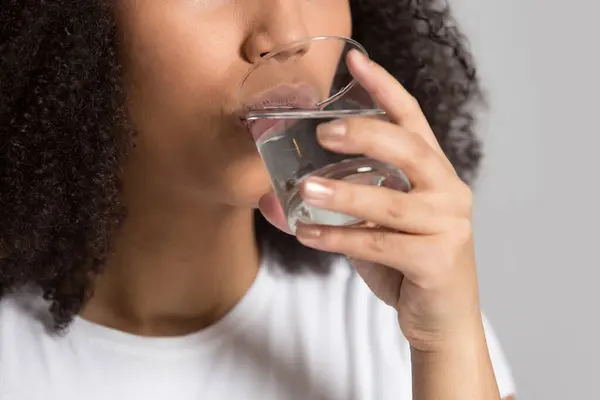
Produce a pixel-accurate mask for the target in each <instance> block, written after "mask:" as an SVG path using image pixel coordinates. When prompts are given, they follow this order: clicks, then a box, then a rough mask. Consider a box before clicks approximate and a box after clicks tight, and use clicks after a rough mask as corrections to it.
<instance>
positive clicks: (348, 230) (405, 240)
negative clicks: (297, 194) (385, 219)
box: [296, 224, 434, 281]
mask: <svg viewBox="0 0 600 400" xmlns="http://www.w3.org/2000/svg"><path fill="white" fill-rule="evenodd" d="M296 235H297V238H298V240H299V241H300V242H301V243H302V244H304V245H305V246H309V247H312V248H314V249H317V250H322V251H327V252H331V253H339V254H344V255H346V256H348V257H349V258H351V259H359V260H368V261H369V262H372V263H378V264H382V265H386V266H389V267H391V268H393V269H395V270H397V271H400V272H402V273H403V274H404V275H405V276H406V277H407V278H408V279H409V280H411V281H421V280H422V278H423V276H424V275H427V271H422V267H421V266H422V265H430V263H428V261H429V260H430V259H431V257H432V256H434V255H432V254H429V253H431V249H432V246H431V245H430V244H428V243H427V239H428V238H430V237H425V236H415V235H410V234H401V233H397V232H391V231H388V230H385V229H369V228H352V227H330V226H317V225H304V224H298V226H297V231H296ZM431 238H432V240H433V238H434V237H431Z"/></svg>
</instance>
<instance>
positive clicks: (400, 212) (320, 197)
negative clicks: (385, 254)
mask: <svg viewBox="0 0 600 400" xmlns="http://www.w3.org/2000/svg"><path fill="white" fill-rule="evenodd" d="M300 193H301V196H302V198H303V200H304V201H305V202H307V203H309V204H311V205H312V206H315V207H317V208H321V209H326V210H329V211H335V212H339V213H342V214H347V215H352V216H354V217H357V218H359V219H361V220H364V221H369V222H372V223H374V224H376V225H379V226H383V227H386V228H390V229H393V230H397V231H401V232H405V233H412V234H421V235H428V234H434V233H436V232H440V231H442V230H443V229H444V224H445V223H446V222H447V218H446V217H445V213H444V211H445V207H444V205H443V204H434V203H433V202H432V201H431V200H429V199H430V198H434V197H429V196H427V195H426V194H421V193H411V194H407V193H404V192H399V191H396V190H392V189H389V188H385V187H376V186H366V185H356V184H352V183H348V182H343V181H338V180H330V179H324V178H314V177H313V178H309V179H307V180H306V181H304V182H303V183H302V186H301V191H300ZM439 203H443V202H442V201H440V202H439Z"/></svg>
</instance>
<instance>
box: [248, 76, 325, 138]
mask: <svg viewBox="0 0 600 400" xmlns="http://www.w3.org/2000/svg"><path fill="white" fill-rule="evenodd" d="M318 102H319V96H318V94H317V92H316V90H314V89H313V88H312V87H311V86H309V85H306V84H301V85H280V86H277V87H275V88H273V89H271V90H269V91H267V92H264V93H260V94H258V95H256V96H254V97H252V98H251V99H250V101H249V102H248V103H247V104H245V105H244V108H245V112H246V113H249V112H253V111H254V112H261V111H264V112H273V111H276V110H278V109H279V110H289V109H304V110H306V109H314V108H315V107H316V105H317V103H318ZM246 115H247V114H246ZM243 119H245V118H243ZM244 124H245V125H246V128H247V129H248V131H250V133H251V134H252V137H253V138H254V140H255V141H256V140H258V138H260V137H262V136H263V135H264V134H266V133H268V134H269V136H270V135H273V134H276V133H279V132H280V131H281V130H282V128H283V127H284V125H285V120H282V119H276V118H273V119H267V118H257V119H252V120H247V119H245V120H244Z"/></svg>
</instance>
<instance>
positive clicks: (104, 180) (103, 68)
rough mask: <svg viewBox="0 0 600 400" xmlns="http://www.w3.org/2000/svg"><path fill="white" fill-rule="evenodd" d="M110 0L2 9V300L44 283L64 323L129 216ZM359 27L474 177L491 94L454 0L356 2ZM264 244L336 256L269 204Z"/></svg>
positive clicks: (14, 4)
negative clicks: (312, 243) (480, 123)
mask: <svg viewBox="0 0 600 400" xmlns="http://www.w3.org/2000/svg"><path fill="white" fill-rule="evenodd" d="M108 3H110V2H106V1H99V0H78V1H73V0H3V2H2V6H1V7H0V298H1V297H2V296H3V295H5V294H6V293H8V292H9V291H14V290H16V289H18V288H22V287H25V286H33V287H37V288H38V289H40V290H41V291H42V292H43V294H44V297H45V298H46V299H47V300H48V301H49V302H50V304H51V312H52V315H53V317H54V321H55V324H56V327H57V328H59V329H60V328H63V327H65V326H67V325H68V324H69V323H70V321H71V320H72V318H73V316H74V315H76V314H77V313H78V312H80V310H81V309H82V307H83V305H84V304H85V302H86V301H87V299H89V297H90V296H91V293H92V290H93V284H92V283H93V278H94V276H95V275H97V274H99V273H101V270H102V265H103V263H104V261H105V259H106V257H107V255H108V254H109V252H110V250H111V246H110V243H111V237H112V235H113V234H114V232H115V231H116V230H117V229H118V228H119V225H120V222H121V221H122V220H123V218H125V215H126V213H125V206H124V204H122V202H121V196H120V181H119V172H120V165H122V162H123V160H124V158H125V157H127V154H128V151H129V148H130V140H129V139H130V137H131V134H132V132H133V129H132V128H131V127H130V126H129V124H128V119H127V112H126V110H125V94H124V91H123V89H122V82H121V79H122V74H121V72H122V67H121V65H120V63H119V55H118V50H119V36H118V33H117V28H116V22H115V17H114V15H113V11H112V10H111V7H110V5H108ZM350 3H351V8H352V15H353V26H354V28H353V29H354V37H355V39H357V40H358V41H359V42H361V43H362V44H363V45H364V46H365V47H366V48H367V50H368V51H369V53H370V55H371V57H372V58H373V59H374V60H376V61H377V62H379V63H380V64H382V65H383V66H384V67H385V68H386V69H388V70H389V71H390V72H391V73H392V74H393V75H394V76H396V77H397V78H398V79H399V80H400V81H401V82H402V83H403V84H404V85H405V87H406V88H407V89H408V90H409V91H410V92H411V93H412V94H413V96H414V97H415V98H416V99H417V100H418V101H419V103H420V105H421V107H422V109H423V111H424V113H425V115H426V116H427V118H428V119H429V121H430V123H431V125H432V127H433V130H434V132H435V134H436V136H437V138H438V140H439V141H440V143H441V146H442V148H443V149H444V151H445V152H446V154H447V156H448V157H449V159H450V161H452V163H453V165H454V166H455V168H456V170H457V172H458V174H459V175H460V177H461V178H462V179H463V180H465V181H466V182H467V183H469V182H471V181H472V179H473V178H474V177H475V174H476V170H477V167H478V165H479V162H480V159H481V146H480V143H479V141H478V140H477V139H476V137H475V135H474V124H475V119H474V116H475V114H474V113H475V106H477V105H478V104H481V101H482V93H481V89H480V85H479V82H478V78H477V75H476V71H475V67H474V62H473V59H472V57H471V54H470V52H469V50H468V48H467V45H466V40H465V38H464V37H463V36H462V34H461V33H460V31H459V29H458V27H457V24H456V21H455V20H454V19H453V17H452V15H451V12H450V10H449V7H448V5H447V4H446V1H444V0H439V1H438V0H351V1H350ZM255 226H256V235H257V240H258V241H259V243H260V244H261V245H262V246H263V247H264V248H266V249H269V251H270V252H271V253H273V254H274V255H275V256H276V257H278V258H279V259H280V260H281V261H283V262H282V265H283V266H284V268H286V269H287V270H288V271H290V272H299V271H303V270H306V269H312V270H314V271H325V270H327V268H328V265H329V261H330V260H329V258H330V256H328V255H324V254H321V253H319V252H316V251H314V250H310V249H307V248H305V247H303V246H301V245H300V244H298V242H297V241H296V240H295V239H294V238H293V237H291V236H288V235H286V234H282V233H280V232H279V231H278V230H276V229H275V228H273V227H272V226H271V225H270V224H268V223H267V222H266V221H265V220H264V219H263V218H262V217H261V216H260V214H259V213H256V218H255Z"/></svg>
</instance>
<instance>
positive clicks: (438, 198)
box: [261, 52, 481, 351]
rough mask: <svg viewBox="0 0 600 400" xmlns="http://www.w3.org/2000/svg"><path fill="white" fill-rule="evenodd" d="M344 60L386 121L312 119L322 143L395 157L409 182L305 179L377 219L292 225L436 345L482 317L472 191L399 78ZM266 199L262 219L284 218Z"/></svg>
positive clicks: (421, 338)
mask: <svg viewBox="0 0 600 400" xmlns="http://www.w3.org/2000/svg"><path fill="white" fill-rule="evenodd" d="M348 66H349V68H350V70H351V71H352V73H353V75H354V77H355V78H356V79H357V81H358V82H360V84H362V85H363V86H364V87H365V88H366V89H367V90H369V92H370V93H371V95H372V96H373V97H374V98H375V100H376V101H377V103H378V104H379V105H380V106H381V107H382V108H383V109H384V110H385V111H386V112H387V115H388V116H389V117H390V120H391V122H384V121H380V120H375V119H368V118H353V119H342V120H336V121H334V122H331V123H328V124H324V125H321V126H320V127H319V129H318V138H319V141H320V143H321V145H322V146H323V147H325V148H328V149H330V150H332V151H335V152H338V153H348V154H364V155H367V156H369V157H371V158H374V159H377V160H380V161H383V162H386V163H389V164H392V165H395V166H397V167H399V168H401V169H402V170H403V171H404V172H405V173H406V174H407V176H408V177H409V179H410V181H411V183H412V184H413V189H412V191H411V192H410V193H403V192H399V191H394V190H392V189H389V188H384V187H372V186H364V185H356V184H351V183H347V182H342V181H336V180H327V179H322V178H310V179H308V180H306V181H305V182H304V183H303V186H302V190H301V194H302V197H303V199H304V200H305V201H306V202H308V203H310V204H312V205H314V206H317V207H319V208H323V209H328V210H332V211H338V212H342V213H345V214H349V215H353V216H356V217H358V218H361V219H363V220H365V221H370V222H372V223H374V224H375V225H376V226H377V228H356V227H329V226H327V227H326V226H315V225H312V226H308V225H299V226H298V229H297V232H296V235H297V238H298V240H299V241H300V242H301V243H303V244H304V245H306V246H309V247H312V248H315V249H319V250H324V251H329V252H335V253H341V254H345V255H347V256H348V257H349V259H350V260H351V261H352V262H353V264H354V265H355V267H356V269H357V270H358V273H359V274H360V275H361V276H362V278H363V279H364V280H365V282H366V284H367V285H368V286H369V287H370V289H371V290H372V291H373V292H374V293H375V294H376V295H377V296H378V297H379V298H380V299H381V300H383V301H384V302H386V303H387V304H389V305H391V306H393V307H395V309H396V310H397V311H398V318H399V322H400V327H401V329H402V330H403V333H404V335H405V336H406V337H407V339H408V340H409V342H410V343H411V345H412V346H413V347H414V348H416V349H419V350H423V351H429V350H434V349H435V346H438V345H443V344H444V342H447V341H452V340H453V339H456V336H457V335H460V334H461V332H472V331H473V329H472V328H475V329H479V327H480V326H481V314H480V309H479V299H478V289H477V274H476V265H475V257H474V249H473V237H472V223H471V203H472V194H471V191H470V189H469V188H468V186H467V185H466V184H464V183H463V182H462V181H461V180H460V178H459V177H458V176H457V174H456V172H455V170H454V168H453V167H452V165H451V163H450V162H449V161H448V159H447V158H446V156H445V155H444V153H443V151H442V150H441V148H440V146H439V144H438V143H437V140H436V139H435V136H434V134H433V132H432V130H431V127H430V126H429V124H428V122H427V120H426V118H425V116H424V115H423V113H422V111H421V110H420V108H419V106H418V104H417V101H416V100H415V99H414V98H413V97H412V96H411V95H410V94H409V93H408V92H407V91H406V90H405V89H404V88H403V87H402V86H401V85H400V83H399V82H398V81H396V80H395V79H394V78H393V77H392V76H391V75H389V74H388V73H387V72H386V71H385V70H384V69H383V68H382V67H380V66H379V65H376V64H375V63H374V62H372V61H370V60H368V59H367V58H366V57H364V56H362V55H361V54H359V53H358V52H355V53H351V54H349V56H348ZM273 204H274V200H273V198H272V197H265V198H264V199H263V200H262V202H261V210H263V214H265V216H266V217H268V219H269V220H271V221H278V220H281V214H278V215H277V214H275V213H277V212H279V213H280V211H279V210H278V211H272V212H271V213H270V215H269V212H268V211H266V210H277V207H274V206H273ZM275 223H276V225H279V226H280V227H281V223H277V222H275ZM465 329H471V330H470V331H465ZM455 342H456V341H455Z"/></svg>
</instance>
